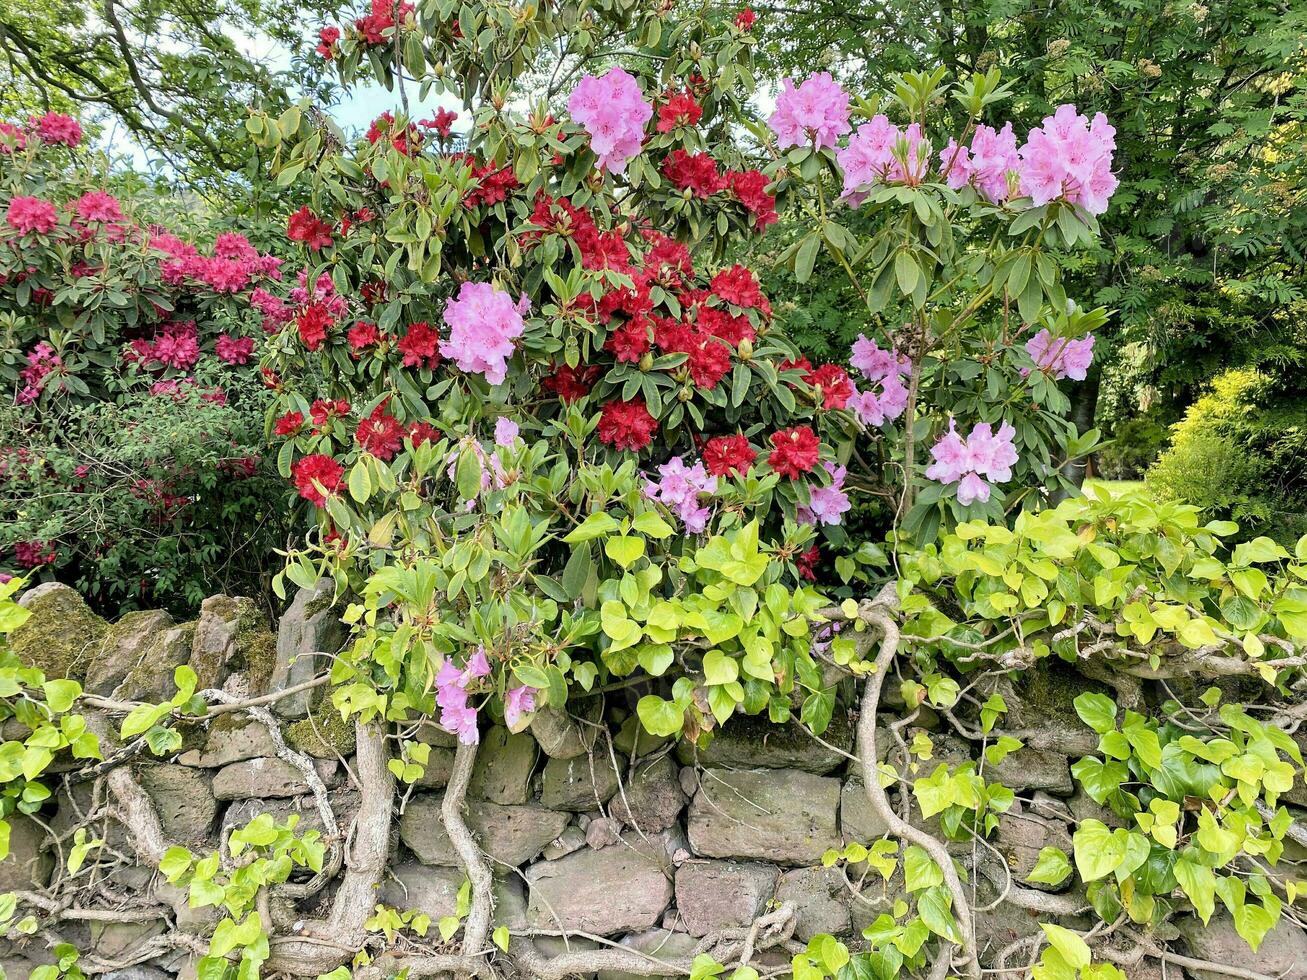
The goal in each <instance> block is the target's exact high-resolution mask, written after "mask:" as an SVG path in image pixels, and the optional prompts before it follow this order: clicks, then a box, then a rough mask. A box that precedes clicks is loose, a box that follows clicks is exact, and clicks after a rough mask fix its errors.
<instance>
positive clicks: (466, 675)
mask: <svg viewBox="0 0 1307 980" xmlns="http://www.w3.org/2000/svg"><path fill="white" fill-rule="evenodd" d="M489 674H490V662H489V661H488V660H487V659H486V651H485V649H484V648H483V647H478V648H477V651H476V653H474V654H472V656H471V657H469V658H468V661H467V667H466V668H464V669H463V670H459V669H458V667H457V666H456V665H455V664H454V662H453V661H452V660H448V659H446V660H445V662H444V663H443V664H441V665H440V670H439V671H438V672H437V673H436V704H437V705H438V706H439V707H440V727H441V728H443V729H444V730H445V731H447V732H449V733H450V734H451V735H457V736H458V740H459V741H460V742H462V743H463V744H464V745H475V744H476V743H477V742H479V741H480V740H481V735H480V733H479V732H478V731H477V709H476V708H475V707H474V706H473V705H472V704H471V703H470V701H469V692H468V687H469V685H471V684H473V683H474V682H475V681H476V680H478V679H479V678H482V677H487V676H489Z"/></svg>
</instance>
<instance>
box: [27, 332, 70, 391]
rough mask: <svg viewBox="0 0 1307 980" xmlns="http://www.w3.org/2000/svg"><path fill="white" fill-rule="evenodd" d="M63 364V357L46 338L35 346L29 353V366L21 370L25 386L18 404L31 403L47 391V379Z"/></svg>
mask: <svg viewBox="0 0 1307 980" xmlns="http://www.w3.org/2000/svg"><path fill="white" fill-rule="evenodd" d="M63 365H64V362H63V359H62V358H61V357H60V356H59V355H58V354H56V353H55V352H54V348H53V347H51V346H50V345H49V344H47V343H46V342H45V341H44V340H43V341H41V342H40V343H39V344H37V345H36V346H35V347H33V348H32V349H31V351H30V352H29V353H28V355H27V367H25V368H23V370H22V371H20V372H19V377H20V378H21V379H22V381H23V387H22V389H21V390H20V391H19V392H18V397H17V401H18V404H20V405H30V404H32V402H34V401H36V400H37V399H38V398H40V397H41V393H42V392H43V391H45V385H46V379H47V378H48V377H49V376H50V375H51V374H53V373H55V372H56V371H59V370H60V369H62V368H63Z"/></svg>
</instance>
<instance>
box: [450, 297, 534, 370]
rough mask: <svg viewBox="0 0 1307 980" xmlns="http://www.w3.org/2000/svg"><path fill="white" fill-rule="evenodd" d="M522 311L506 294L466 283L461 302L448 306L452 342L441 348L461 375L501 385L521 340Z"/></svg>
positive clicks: (459, 299)
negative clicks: (514, 345)
mask: <svg viewBox="0 0 1307 980" xmlns="http://www.w3.org/2000/svg"><path fill="white" fill-rule="evenodd" d="M523 312H524V311H523V310H522V309H521V308H519V305H518V304H517V303H515V302H514V301H513V299H512V297H510V296H509V295H508V294H507V293H505V292H503V291H501V290H498V289H496V288H495V287H494V286H492V285H491V284H490V283H486V282H465V283H463V285H462V286H461V287H459V290H458V298H457V299H453V300H450V301H449V302H448V303H447V304H446V305H445V323H446V324H447V325H448V326H449V339H448V340H447V341H446V342H445V344H444V345H443V347H442V352H443V353H444V355H445V356H446V357H449V358H451V359H452V360H453V361H454V363H455V364H457V365H458V368H459V370H460V371H467V372H469V373H475V374H480V375H481V376H482V377H484V378H485V379H486V381H488V382H489V383H490V384H492V385H497V384H502V383H503V380H504V375H505V373H506V372H507V370H508V359H509V358H510V357H512V356H513V349H514V348H513V341H515V340H516V339H517V338H518V337H520V336H522V331H523V330H524V329H525V324H524V323H523V321H522V314H523Z"/></svg>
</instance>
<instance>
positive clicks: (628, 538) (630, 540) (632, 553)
mask: <svg viewBox="0 0 1307 980" xmlns="http://www.w3.org/2000/svg"><path fill="white" fill-rule="evenodd" d="M644 546H645V543H644V539H643V538H637V537H635V536H634V535H631V534H621V535H617V536H615V537H611V538H609V539H608V540H607V541H605V542H604V554H606V555H607V556H608V557H609V558H611V559H612V560H613V561H615V562H617V564H619V565H621V566H622V567H623V568H630V567H631V566H632V565H634V564H635V563H636V562H637V561H639V560H640V559H641V558H642V557H644Z"/></svg>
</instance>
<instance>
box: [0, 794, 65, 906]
mask: <svg viewBox="0 0 1307 980" xmlns="http://www.w3.org/2000/svg"><path fill="white" fill-rule="evenodd" d="M5 819H6V820H7V821H8V823H9V856H8V857H7V858H5V859H4V860H3V861H0V893H4V892H12V891H30V890H32V889H37V890H39V889H41V888H44V887H45V884H46V882H48V881H49V880H50V872H51V871H53V870H54V856H53V854H52V853H51V852H47V851H43V850H42V847H41V845H42V844H44V843H45V839H46V836H47V835H46V832H45V828H44V827H42V826H40V825H39V824H38V823H37V822H36V821H35V820H33V819H32V818H31V817H28V816H24V815H23V814H21V813H12V814H10V815H9V816H8V817H6V818H5Z"/></svg>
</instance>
